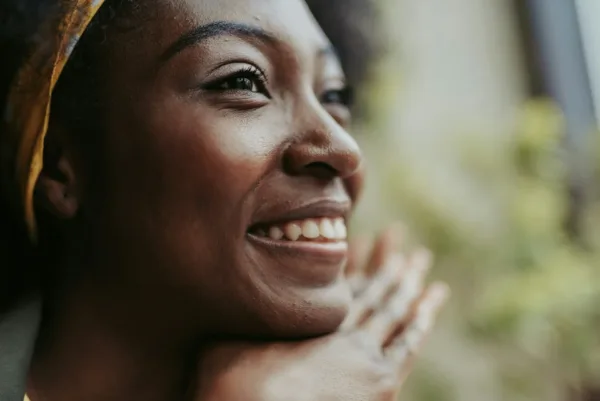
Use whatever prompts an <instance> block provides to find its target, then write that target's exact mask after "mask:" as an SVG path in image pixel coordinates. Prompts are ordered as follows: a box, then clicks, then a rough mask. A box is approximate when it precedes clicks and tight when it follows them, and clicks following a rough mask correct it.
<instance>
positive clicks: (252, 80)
mask: <svg viewBox="0 0 600 401" xmlns="http://www.w3.org/2000/svg"><path fill="white" fill-rule="evenodd" d="M267 83H268V81H267V77H266V75H265V74H264V73H263V72H262V71H261V70H259V69H258V68H256V67H254V66H247V67H244V68H243V69H241V70H239V71H236V72H234V73H233V74H231V75H229V76H227V77H225V78H221V79H219V80H217V81H215V82H212V83H210V84H208V85H207V86H206V89H209V90H214V91H221V92H224V91H249V92H252V93H262V94H263V95H265V96H267V97H270V95H269V92H268V90H267ZM227 84H233V85H227ZM238 84H242V85H243V84H249V86H250V89H248V88H243V87H242V88H238V87H236V85H238ZM255 87H256V90H253V89H254V88H255Z"/></svg>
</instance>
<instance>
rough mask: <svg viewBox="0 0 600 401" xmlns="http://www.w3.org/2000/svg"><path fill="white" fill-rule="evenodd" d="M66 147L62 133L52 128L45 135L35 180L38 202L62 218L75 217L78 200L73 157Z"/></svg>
mask: <svg viewBox="0 0 600 401" xmlns="http://www.w3.org/2000/svg"><path fill="white" fill-rule="evenodd" d="M50 138H52V139H50ZM68 149H69V147H68V146H67V143H66V141H65V140H64V136H63V135H56V132H54V133H53V134H52V135H49V136H48V138H47V140H46V144H45V151H44V167H43V169H42V172H41V174H40V177H39V178H38V182H37V184H36V200H37V202H38V204H39V206H41V207H42V208H43V209H45V210H47V211H48V212H50V213H51V214H52V215H54V216H56V217H59V218H61V219H71V218H73V217H75V215H76V214H77V211H78V209H79V204H80V199H79V191H78V185H77V181H78V180H77V176H76V174H75V165H74V160H73V157H72V152H69V151H68Z"/></svg>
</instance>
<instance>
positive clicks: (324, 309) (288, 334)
mask: <svg viewBox="0 0 600 401" xmlns="http://www.w3.org/2000/svg"><path fill="white" fill-rule="evenodd" d="M293 294H294V295H295V296H294V297H293V298H292V297H290V299H287V300H286V301H285V302H282V303H280V304H279V305H280V307H279V308H274V309H275V310H277V312H276V313H275V314H274V315H275V318H273V317H271V319H269V320H270V322H269V324H268V331H269V332H270V334H275V335H276V336H277V337H280V338H282V339H302V338H310V337H317V336H322V335H327V334H331V333H333V332H335V331H337V330H338V328H339V327H340V325H341V324H342V322H343V321H344V319H345V317H346V315H347V314H348V310H349V308H350V304H351V300H352V297H351V293H350V290H349V287H348V286H347V284H346V283H345V281H344V282H343V283H339V284H337V285H335V286H334V287H333V288H328V289H324V288H322V289H313V290H309V291H307V290H302V291H297V292H293ZM281 306H284V307H283V308H282V307H281ZM265 334H267V333H265Z"/></svg>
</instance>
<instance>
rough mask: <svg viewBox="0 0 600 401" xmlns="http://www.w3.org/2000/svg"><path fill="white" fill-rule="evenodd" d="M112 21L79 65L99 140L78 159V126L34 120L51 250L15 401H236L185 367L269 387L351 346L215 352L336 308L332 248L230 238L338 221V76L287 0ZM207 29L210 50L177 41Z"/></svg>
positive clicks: (347, 160)
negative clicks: (259, 229)
mask: <svg viewBox="0 0 600 401" xmlns="http://www.w3.org/2000/svg"><path fill="white" fill-rule="evenodd" d="M222 21H226V22H227V24H225V25H224V24H222V23H220V22H222ZM217 22H219V23H218V24H217V25H215V23H217ZM231 23H236V24H241V25H239V26H237V25H236V29H237V30H236V32H234V33H232V32H228V33H223V32H221V33H219V34H214V32H215V27H216V28H219V29H220V28H222V27H223V26H227V27H228V28H230V27H231V26H230V25H231ZM127 24H128V25H130V26H133V27H135V28H134V29H125V30H123V29H118V28H114V27H112V28H109V29H107V31H106V41H105V42H104V44H103V46H102V49H101V56H102V57H100V58H99V59H100V60H101V65H99V66H97V67H98V68H97V70H98V71H101V73H100V74H99V76H98V80H99V82H100V83H101V84H100V87H101V88H102V89H101V92H100V99H101V104H102V107H101V109H102V116H101V120H102V121H103V126H102V128H103V129H102V135H100V136H99V137H98V138H90V141H91V143H93V146H80V143H81V140H80V139H79V140H76V138H81V137H82V136H84V135H86V134H87V133H86V132H73V131H72V130H70V129H69V128H68V127H69V125H68V124H67V123H66V122H64V121H60V119H54V120H52V121H51V124H50V132H49V136H48V138H49V139H48V148H49V149H52V151H53V153H54V154H55V155H57V156H56V157H55V158H53V162H52V164H47V165H46V167H45V169H44V171H43V174H42V176H41V177H40V180H39V183H38V207H39V208H43V210H45V212H46V213H49V214H51V215H53V216H54V217H53V219H54V220H55V221H54V222H53V227H54V229H56V230H58V232H60V235H61V236H62V238H64V246H63V248H61V249H60V254H61V256H62V259H61V263H60V264H59V266H58V267H57V269H56V277H55V282H56V287H55V288H54V291H52V292H50V293H49V296H48V298H49V302H48V310H47V312H46V317H45V321H44V326H43V330H42V333H41V335H40V338H39V341H38V342H39V343H38V347H37V351H36V353H35V356H34V362H33V365H32V370H31V381H30V389H31V390H30V393H31V394H32V400H33V401H36V398H39V399H45V400H50V401H52V400H61V401H70V400H81V399H86V400H102V401H106V400H131V399H144V400H173V399H181V398H182V397H183V396H184V394H188V395H189V394H190V393H189V392H190V391H192V396H193V394H195V392H194V389H193V388H191V389H190V382H193V381H194V380H193V379H197V380H196V381H198V382H200V383H202V385H201V386H199V390H198V394H203V395H207V396H211V397H212V396H216V397H217V398H216V399H237V398H236V397H237V396H238V395H239V394H237V395H236V394H229V393H228V394H224V393H222V391H223V389H224V388H228V387H229V386H227V385H225V386H223V384H222V383H232V382H231V381H230V382H228V381H227V380H220V378H219V377H212V376H211V375H210V374H206V379H205V380H204V379H203V378H204V377H205V376H204V375H203V374H200V376H199V377H196V376H195V375H194V371H193V369H192V368H193V367H194V366H196V365H197V364H198V360H199V361H200V365H199V366H200V368H199V372H206V370H205V369H206V367H209V368H210V369H209V370H208V372H214V371H217V370H216V369H213V368H214V366H215V365H218V366H223V365H224V364H225V365H230V366H231V367H232V372H238V373H237V375H235V374H234V375H233V376H232V375H229V376H227V377H228V378H229V380H233V382H235V380H237V378H239V377H244V375H246V374H247V373H248V370H247V368H246V370H244V369H243V368H241V369H240V366H241V367H243V366H246V365H244V364H243V363H241V362H240V361H243V360H246V359H244V358H242V357H243V355H247V354H246V353H245V351H244V350H248V352H251V355H252V356H251V359H253V360H254V361H255V363H254V364H252V366H253V368H254V370H255V371H256V372H259V377H256V378H257V380H258V381H259V382H266V381H267V379H268V378H269V377H270V375H271V373H272V369H271V368H269V367H272V366H273V365H272V362H273V356H276V360H281V361H284V363H288V364H290V366H291V365H293V366H299V368H300V371H301V372H309V371H311V369H312V373H311V374H313V375H314V372H315V370H314V368H315V367H319V366H323V364H324V361H327V358H328V357H329V358H332V357H334V355H336V354H337V352H339V351H343V350H344V349H348V350H350V349H353V347H354V346H355V342H354V341H347V340H344V338H346V337H345V336H347V334H343V335H341V337H336V336H335V335H334V336H333V337H326V339H325V340H313V341H321V342H320V343H318V344H321V345H315V344H316V343H315V344H313V343H312V342H311V341H309V342H307V343H293V342H292V343H288V344H297V345H296V346H293V345H289V346H286V347H279V348H277V352H273V349H272V348H269V347H270V346H266V345H265V346H257V345H255V344H253V345H251V346H248V345H239V343H236V342H235V341H237V340H241V339H245V340H258V341H260V340H267V339H268V340H270V341H274V340H286V341H287V340H298V339H303V338H309V337H315V336H320V335H325V334H330V333H333V332H335V331H336V330H337V329H338V327H339V326H340V324H341V323H342V322H343V321H344V319H345V318H346V315H347V312H348V310H349V308H350V306H351V302H352V296H351V288H350V284H349V282H348V281H347V280H346V279H345V278H344V267H345V264H346V256H347V255H345V253H344V252H340V251H339V250H338V251H337V252H316V251H314V250H312V251H310V250H307V249H300V248H290V247H285V246H274V245H272V244H265V243H264V242H261V241H257V239H256V238H255V237H254V236H253V235H251V234H250V233H251V231H252V230H251V229H252V228H253V227H254V226H255V225H256V224H257V223H266V222H271V221H280V220H290V219H292V217H294V216H295V217H298V216H300V215H298V214H297V213H301V215H302V217H320V216H323V215H336V216H340V215H341V216H344V217H349V214H350V212H351V209H352V207H353V205H354V203H355V201H356V198H357V196H358V193H359V192H360V187H361V182H362V174H361V170H362V168H361V167H362V156H361V154H360V151H359V149H358V146H357V144H356V142H355V141H354V140H353V139H352V137H351V136H350V135H349V134H348V132H347V130H346V129H347V127H348V125H349V111H348V107H347V106H346V105H345V104H343V102H340V101H339V99H341V98H343V93H344V88H345V84H344V76H343V73H342V70H341V68H340V65H339V63H338V61H337V59H336V58H335V56H334V53H333V52H332V51H331V46H330V44H329V42H328V40H327V39H326V37H325V36H324V34H323V33H322V32H321V30H320V29H319V27H318V26H317V24H316V23H315V21H314V20H313V19H312V17H311V16H310V14H309V12H308V11H307V9H306V6H305V5H304V3H303V2H302V1H300V0H289V1H285V2H282V1H281V0H219V2H216V1H209V0H174V1H166V0H156V1H152V2H151V3H150V2H148V3H147V4H146V3H145V5H144V6H142V8H141V9H140V10H138V11H136V13H135V14H133V15H132V16H130V20H129V21H127ZM210 24H212V25H210ZM207 25H209V26H211V27H212V28H213V30H212V31H211V32H212V34H211V35H209V36H210V37H205V38H204V39H203V40H200V41H193V44H192V43H191V41H189V40H188V41H183V42H182V41H181V40H182V39H181V38H182V37H185V35H189V33H190V32H191V31H193V30H197V29H198V28H199V27H206V26H207ZM240 27H243V32H241V33H240ZM219 29H217V30H219ZM249 29H250V30H251V34H248V30H249ZM221 30H222V29H221ZM205 36H206V35H205ZM181 43H184V44H186V45H185V46H182V45H181ZM248 71H262V72H263V73H264V75H265V76H266V77H267V79H266V82H264V83H261V82H260V80H259V79H255V78H251V79H250V83H249V84H248V80H247V79H246V80H244V79H242V84H243V85H242V86H241V88H242V89H239V88H238V86H236V85H238V84H240V81H239V78H240V74H242V75H241V77H242V78H247V77H248V76H249V73H248ZM232 76H233V78H235V77H237V78H238V80H237V81H236V79H233V81H232ZM232 88H234V89H232ZM235 88H238V89H235ZM90 148H91V149H90ZM57 172H58V173H57ZM365 280H366V279H365ZM367 281H368V282H370V281H369V280H367ZM365 287H368V285H367V284H365ZM412 301H415V302H416V298H415V299H412ZM412 301H411V302H410V305H411V306H412V304H413V302H412ZM386 302H387V301H384V300H382V299H380V300H379V301H378V303H377V305H379V304H381V305H387V303H386ZM356 305H360V302H358V303H357V302H355V303H354V306H355V307H357V306H356ZM391 305H392V306H390V308H392V309H393V310H396V309H398V308H399V307H398V306H397V305H396V306H393V305H394V304H393V303H391ZM402 308H404V309H406V307H402ZM402 308H400V309H402ZM383 309H385V308H383ZM400 309H398V310H400ZM404 309H402V310H404ZM434 310H436V308H430V312H428V313H429V314H432V313H433V311H434ZM404 312H405V313H403V314H401V316H395V317H394V318H393V319H391V318H389V316H388V314H384V315H385V316H387V317H386V320H385V324H383V325H381V326H382V327H383V326H385V327H386V328H391V327H393V326H397V325H398V324H401V323H402V322H404V323H406V321H407V319H408V318H407V316H408V315H407V313H406V311H404ZM358 326H359V325H358V323H356V324H354V325H353V326H352V328H346V332H345V333H348V330H350V331H352V330H354V331H352V332H353V333H354V332H359V331H360V333H362V334H360V335H361V336H367V337H368V336H374V338H375V340H374V341H375V342H377V341H382V340H381V338H380V337H381V336H382V334H381V333H382V331H381V330H379V331H377V330H376V331H374V332H375V333H376V334H365V332H363V331H362V330H363V329H362V328H361V329H358ZM361 327H362V326H361ZM384 331H385V330H384ZM358 335H359V334H357V336H358ZM212 340H220V341H223V340H229V341H230V342H229V343H228V344H230V347H231V346H234V345H232V344H237V345H235V347H238V348H235V349H236V350H237V351H236V352H234V355H236V356H235V357H234V358H231V352H230V351H231V348H228V347H227V346H223V347H221V346H213V347H212V348H206V347H205V346H204V345H206V344H209V341H212ZM310 344H313V345H310ZM382 346H383V343H382V344H381V346H379V347H375V348H374V349H373V348H372V349H370V351H369V352H363V353H360V352H359V353H357V354H355V356H356V358H355V362H356V364H355V366H357V367H361V366H362V367H363V369H362V370H361V369H359V368H356V369H355V368H354V367H352V369H354V370H353V371H352V372H353V374H355V375H357V377H360V376H361V375H362V374H363V373H364V371H365V369H367V368H365V366H368V368H369V369H375V370H376V369H377V366H372V365H369V364H366V365H365V364H362V365H361V364H360V363H359V362H361V360H362V361H365V360H369V359H372V357H373V352H375V353H377V352H382V349H383V348H382ZM298 347H300V348H298ZM320 347H321V348H320ZM210 350H212V351H210ZM299 350H301V351H299ZM327 350H329V351H327ZM82 355H85V358H82V357H81V356H82ZM198 355H200V356H199V357H198ZM269 355H270V356H269ZM311 355H312V356H318V355H323V356H322V357H319V358H313V359H310V358H307V357H308V356H311ZM240 358H242V359H240ZM404 360H406V358H405V359H404ZM404 360H403V361H404ZM286 361H287V362H286ZM338 362H339V366H340V369H342V368H344V369H348V368H349V367H350V366H351V364H350V365H348V361H347V360H340V361H338ZM397 362H398V361H397ZM240 363H241V365H240ZM297 363H300V365H297ZM403 364H404V362H402V363H400V362H398V363H395V364H393V366H394V369H390V371H389V375H388V376H386V377H388V378H389V377H392V376H394V374H395V372H396V370H397V369H399V366H400V365H402V366H404V365H403ZM390 366H392V364H390ZM261 367H264V369H262V368H261ZM261 375H262V376H261ZM330 376H331V375H330ZM261 377H262V379H261ZM347 377H349V378H350V377H352V376H351V375H347ZM288 380H289V377H287V376H285V375H284V376H280V380H279V381H278V382H277V381H276V383H279V384H278V385H277V386H276V387H277V388H279V389H284V390H280V391H284V393H285V391H289V390H285V389H286V386H287V384H288V382H287V381H288ZM391 382H392V383H395V381H394V380H392V381H391ZM254 384H256V383H254ZM251 387H252V386H251ZM254 387H255V390H256V391H262V390H261V389H263V387H262V386H261V385H255V386H254ZM388 387H389V388H388ZM388 387H386V391H387V390H390V389H394V388H395V387H394V386H388ZM339 388H343V386H340V387H339ZM377 391H379V390H377ZM390 391H391V390H390ZM267 393H268V394H271V395H273V396H274V398H273V399H282V398H281V396H282V394H280V393H278V392H277V391H275V392H272V391H271V390H269V391H267ZM340 394H341V393H340ZM377 394H378V393H376V394H375V395H377ZM262 395H264V394H262V393H261V396H262ZM283 395H285V394H283ZM342 395H343V394H342ZM314 396H315V397H316V398H313V399H326V398H319V397H320V395H319V394H314ZM218 397H224V398H218ZM277 397H279V398H277ZM284 398H285V397H284ZM242 399H243V397H242ZM257 399H261V398H257ZM265 399H269V398H268V397H267V398H265ZM365 399H375V398H365Z"/></svg>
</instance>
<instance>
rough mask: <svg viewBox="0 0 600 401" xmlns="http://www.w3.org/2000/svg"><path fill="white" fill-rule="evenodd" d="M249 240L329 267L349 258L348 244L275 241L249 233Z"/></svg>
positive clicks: (338, 242) (344, 242) (272, 249)
mask: <svg viewBox="0 0 600 401" xmlns="http://www.w3.org/2000/svg"><path fill="white" fill-rule="evenodd" d="M247 236H248V238H249V239H250V240H251V241H252V242H253V243H254V244H256V245H259V246H261V247H265V248H268V249H269V250H270V251H279V252H283V253H287V254H288V255H289V256H290V257H294V258H303V259H306V258H308V259H311V260H314V261H318V262H321V263H325V264H329V265H340V264H341V263H343V262H344V261H345V260H346V258H347V257H348V242H347V241H336V242H316V241H315V242H313V241H287V240H274V239H272V238H269V237H260V236H258V235H255V234H252V233H248V234H247Z"/></svg>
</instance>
